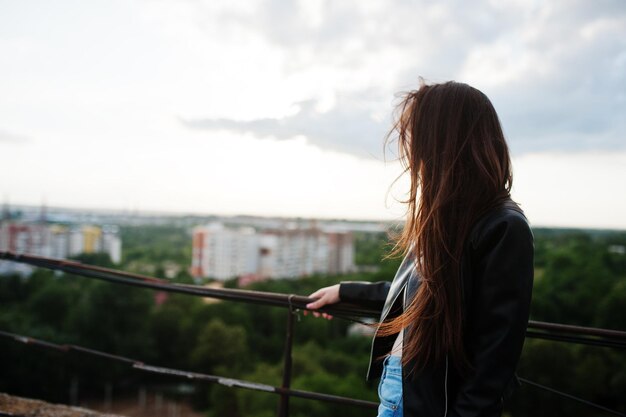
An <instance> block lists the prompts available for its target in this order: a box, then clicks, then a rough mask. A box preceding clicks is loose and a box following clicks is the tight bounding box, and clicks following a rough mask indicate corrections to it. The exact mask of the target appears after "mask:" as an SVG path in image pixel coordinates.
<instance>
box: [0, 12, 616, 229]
mask: <svg viewBox="0 0 626 417" xmlns="http://www.w3.org/2000/svg"><path fill="white" fill-rule="evenodd" d="M468 4H470V3H468V2H464V1H438V2H426V1H423V2H420V1H394V0H377V1H370V0H351V1H348V0H332V1H331V0H302V1H295V0H280V1H279V0H264V1H259V0H247V1H234V0H229V1H222V2H218V1H210V0H209V1H183V0H146V1H139V0H137V1H129V0H124V1H110V0H109V1H89V2H84V1H78V0H76V1H55V2H50V1H7V0H0V197H2V198H3V199H4V200H5V201H9V202H10V203H13V204H40V203H41V202H42V201H46V203H47V204H48V205H52V206H71V207H94V208H96V207H102V208H114V209H122V210H157V211H171V212H185V213H217V214H256V215H285V216H304V217H321V218H330V217H332V218H348V219H401V218H402V217H403V214H404V207H403V206H402V205H401V204H399V203H398V202H397V201H396V200H397V199H401V198H403V197H404V193H405V191H406V185H407V183H406V180H405V179H403V180H399V181H398V182H396V183H395V184H394V185H393V186H392V187H391V188H390V186H391V185H392V182H393V180H394V179H395V178H396V176H397V175H398V174H399V173H400V167H399V165H398V163H397V162H394V161H393V159H394V152H393V149H387V150H386V152H385V153H384V154H383V136H384V134H385V133H386V131H387V129H388V127H389V123H390V116H391V114H392V111H393V106H394V104H396V103H397V101H398V93H400V92H402V91H405V90H408V89H411V88H414V87H416V86H417V83H418V77H419V76H422V77H424V78H425V79H427V80H429V81H432V82H439V81H446V80H450V79H454V80H457V81H463V82H467V83H469V84H471V85H473V86H475V87H477V88H479V89H480V90H482V91H483V92H484V93H485V94H487V95H488V96H489V97H490V98H491V99H492V101H493V103H494V105H495V107H496V109H497V110H498V112H499V114H500V117H501V120H502V123H503V126H504V130H505V134H506V136H507V139H508V141H509V144H510V146H511V149H512V152H513V163H514V177H515V179H514V192H513V197H514V199H516V200H517V201H519V202H520V203H521V205H522V207H523V208H524V209H525V211H526V213H527V215H528V217H529V219H530V221H531V223H533V224H534V225H536V226H575V227H615V228H626V3H625V2H624V1H623V0H616V1H604V0H597V1H588V0H584V1H571V0H567V1H565V0H553V1H549V2H543V1H541V2H540V1H534V0H509V1H475V2H471V7H470V6H468Z"/></svg>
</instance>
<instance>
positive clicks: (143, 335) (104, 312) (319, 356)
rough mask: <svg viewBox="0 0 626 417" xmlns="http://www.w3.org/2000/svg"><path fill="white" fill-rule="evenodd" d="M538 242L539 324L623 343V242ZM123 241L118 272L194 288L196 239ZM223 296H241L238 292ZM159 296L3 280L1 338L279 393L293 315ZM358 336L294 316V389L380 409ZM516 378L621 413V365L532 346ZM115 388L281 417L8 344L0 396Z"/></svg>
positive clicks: (364, 256)
mask: <svg viewBox="0 0 626 417" xmlns="http://www.w3.org/2000/svg"><path fill="white" fill-rule="evenodd" d="M131 232H132V233H131ZM534 232H535V239H536V240H535V246H536V257H535V261H536V268H535V270H536V279H535V286H534V293H533V305H532V311H531V319H533V320H541V321H553V322H560V323H568V324H578V325H586V326H600V327H605V328H612V329H622V330H626V322H625V317H626V314H624V313H625V311H624V308H625V306H626V255H624V252H623V248H624V247H626V233H617V232H612V233H591V232H585V231H558V230H548V229H539V230H535V231H534ZM122 233H123V236H125V238H124V247H125V252H124V264H123V265H122V266H121V268H122V269H126V270H134V271H138V272H141V271H144V270H145V268H146V267H147V266H149V265H151V264H152V265H154V268H155V270H154V272H155V275H163V274H164V273H165V268H166V267H167V266H168V265H169V266H171V265H172V264H173V265H179V268H178V269H179V270H178V272H177V273H176V276H175V277H174V278H173V281H176V282H187V283H188V282H191V278H190V277H189V276H188V275H187V272H186V268H187V267H188V259H189V258H188V257H187V255H188V254H190V239H188V233H187V231H186V230H185V229H184V228H174V227H173V228H167V227H163V226H160V227H159V228H155V227H147V226H144V227H143V228H135V229H133V230H126V231H124V230H123V231H122ZM125 234H129V235H128V236H133V237H128V238H126V235H125ZM164 242H166V243H164ZM388 248H389V246H388V243H387V242H386V239H385V236H384V235H378V236H372V235H369V234H363V235H357V257H356V259H357V261H358V263H359V264H362V265H379V266H380V267H381V268H380V270H379V272H377V273H368V274H358V275H356V274H355V275H351V276H314V277H309V278H305V279H299V280H276V281H268V282H263V283H257V284H254V285H253V286H251V287H249V288H252V289H256V290H261V291H271V292H280V293H295V294H302V295H307V294H310V293H311V292H313V291H314V290H316V289H317V288H319V287H321V286H325V285H331V284H334V283H337V282H338V281H340V280H370V281H378V280H390V279H392V278H393V276H394V274H395V271H396V269H397V267H398V264H399V260H386V261H384V262H381V258H382V256H383V254H384V253H385V251H386V250H388ZM151 253H153V254H154V255H151ZM81 260H82V261H83V262H86V263H92V264H98V265H102V266H110V261H109V260H108V259H107V258H106V257H104V256H100V255H89V256H88V255H84V256H82V257H81ZM227 285H228V286H231V287H233V286H236V282H235V281H230V282H227ZM162 295H163V294H159V293H155V292H154V291H151V290H145V289H137V288H131V287H126V286H121V285H115V284H109V283H104V282H99V281H94V280H90V279H87V278H82V277H77V276H72V275H66V274H56V273H54V272H51V271H46V270H38V271H36V272H35V273H34V274H33V275H32V276H31V277H29V278H26V279H24V278H20V277H17V276H5V277H0V305H1V306H2V308H1V309H0V330H5V331H10V332H14V333H18V334H24V335H28V336H32V337H37V338H41V339H44V340H50V341H53V342H57V343H73V344H77V345H82V346H86V347H90V348H93V349H98V350H103V351H106V352H111V353H116V354H119V355H123V356H128V357H131V358H136V359H138V360H142V361H144V362H146V363H149V364H155V365H160V366H165V367H172V368H178V369H185V370H191V371H196V372H203V373H209V374H216V375H221V376H226V377H233V378H241V379H245V380H250V381H255V382H262V383H268V384H272V385H280V383H281V372H282V360H283V346H284V336H285V329H286V318H287V311H286V310H285V309H283V308H273V307H264V306H257V305H248V304H243V303H235V302H206V301H205V300H203V299H200V298H197V297H191V296H185V295H176V294H168V295H167V296H166V298H165V299H163V298H162ZM350 325H351V323H350V322H348V321H344V320H339V319H335V320H331V321H326V320H322V319H315V318H313V317H311V316H307V317H305V316H303V315H300V316H299V318H298V319H297V322H296V326H295V335H294V337H295V340H294V375H293V379H292V386H293V387H295V388H298V389H305V390H311V391H318V392H323V393H330V394H335V395H342V396H348V397H355V398H361V399H367V400H372V401H375V400H376V385H377V381H372V382H366V381H365V380H364V376H365V373H366V370H367V362H368V358H369V350H370V342H371V340H370V339H369V338H367V337H362V336H349V335H348V332H347V330H348V327H349V326H350ZM518 374H519V375H520V376H522V377H525V378H528V379H530V380H533V381H536V382H539V383H542V384H545V385H548V386H551V387H554V388H557V389H560V390H563V391H566V392H569V393H572V394H575V395H579V396H581V397H583V398H586V399H589V400H591V401H596V402H599V403H601V404H603V405H605V406H607V407H611V408H614V409H618V410H621V411H626V410H625V408H624V403H623V393H624V392H626V352H624V351H620V350H616V349H610V348H600V347H591V346H582V345H573V344H566V343H562V342H552V341H543V340H534V339H530V338H529V339H527V341H526V344H525V347H524V352H523V357H522V360H521V363H520V367H519V372H518ZM106 384H110V385H111V386H112V387H113V394H114V397H115V396H122V395H125V394H128V395H129V396H136V395H137V390H138V388H139V387H141V386H145V387H154V389H159V390H162V392H164V393H165V394H166V395H170V396H185V397H188V398H190V399H191V401H192V402H193V404H194V405H195V407H196V408H197V409H199V410H206V412H207V415H209V416H255V417H261V416H273V415H275V414H276V407H277V404H278V397H277V396H275V395H273V394H267V393H262V392H254V391H249V390H243V389H231V388H226V387H222V386H219V385H210V384H203V383H193V381H188V380H181V379H177V378H174V377H165V376H158V375H152V374H145V373H141V372H139V371H135V370H129V369H128V366H126V365H120V364H116V363H114V362H112V361H108V360H106V359H96V358H93V357H90V356H87V355H81V354H77V353H72V354H63V353H61V352H55V351H50V350H44V349H41V348H38V347H36V346H25V345H23V344H19V343H15V342H13V341H10V340H7V339H1V341H0V391H3V392H8V393H12V394H16V395H23V396H28V397H34V398H41V399H45V400H48V401H55V402H66V403H67V402H69V401H70V395H71V393H70V391H71V390H70V387H71V386H74V387H75V389H76V387H78V398H79V399H81V398H88V397H97V398H102V395H103V392H104V387H105V385H106ZM74 393H75V392H74ZM291 404H292V407H291V415H292V416H317V415H319V416H322V415H323V416H334V415H336V416H361V415H364V414H370V415H373V414H374V413H372V412H367V411H365V410H363V409H360V408H355V407H347V406H337V405H333V404H328V403H323V402H318V401H311V400H303V399H296V398H293V399H292V400H291ZM506 409H507V412H508V413H510V414H511V415H513V416H524V415H537V416H544V415H545V416H554V415H562V414H565V413H567V414H568V415H570V416H583V415H584V416H586V415H590V414H593V412H590V411H591V410H590V409H588V408H586V407H585V406H583V405H581V404H577V403H575V402H572V401H568V400H565V399H561V398H559V397H556V396H555V395H554V394H550V393H544V392H542V391H540V390H537V389H536V388H533V387H530V386H523V387H521V388H520V389H519V390H518V392H517V393H516V394H515V395H514V397H513V398H512V399H511V400H510V401H509V402H508V403H507V404H506Z"/></svg>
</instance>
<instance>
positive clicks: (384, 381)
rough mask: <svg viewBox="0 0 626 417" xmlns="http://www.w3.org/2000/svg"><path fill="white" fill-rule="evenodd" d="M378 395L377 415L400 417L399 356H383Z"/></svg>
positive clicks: (400, 384) (400, 379) (400, 385)
mask: <svg viewBox="0 0 626 417" xmlns="http://www.w3.org/2000/svg"><path fill="white" fill-rule="evenodd" d="M378 397H379V398H380V405H379V406H378V417H402V363H401V358H400V357H399V356H391V355H389V356H387V357H386V358H385V360H384V362H383V374H382V375H381V376H380V383H379V384H378Z"/></svg>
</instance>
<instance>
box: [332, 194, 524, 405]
mask: <svg viewBox="0 0 626 417" xmlns="http://www.w3.org/2000/svg"><path fill="white" fill-rule="evenodd" d="M533 249H534V244H533V235H532V231H531V229H530V226H529V224H528V221H527V219H526V217H525V216H524V214H523V212H522V210H521V209H520V208H519V207H518V206H517V204H515V203H514V202H513V201H511V200H509V201H507V202H506V203H505V204H504V205H503V206H501V207H498V208H496V209H493V210H491V211H490V212H489V213H487V214H486V215H484V216H483V217H482V218H481V219H480V220H479V221H478V222H477V223H476V224H475V225H474V227H473V228H472V231H471V233H470V235H469V238H468V239H467V241H466V245H465V249H464V252H463V257H462V260H461V262H462V268H461V274H462V275H461V278H462V279H461V282H462V285H463V291H462V293H463V314H464V319H465V320H464V323H465V327H464V335H465V336H464V337H465V339H464V345H465V348H466V352H467V354H468V357H469V359H470V361H471V362H472V365H473V371H472V372H471V373H470V374H469V376H466V377H464V378H462V377H461V376H460V375H459V374H458V373H457V372H456V370H455V368H454V366H452V364H451V363H448V362H449V361H448V357H447V356H446V360H445V362H444V363H441V364H433V365H429V366H426V367H425V368H424V369H422V370H421V371H419V372H413V373H411V374H410V375H408V376H407V373H406V372H403V396H402V398H403V402H404V403H403V408H404V417H435V416H436V417H461V416H462V417H471V416H476V417H478V416H481V417H487V416H488V417H496V416H500V415H501V414H502V404H503V401H504V399H506V398H507V397H508V396H509V395H510V394H511V393H512V391H513V390H514V389H515V388H516V387H517V385H519V380H518V379H517V376H516V375H515V369H516V366H517V362H518V360H519V357H520V354H521V350H522V345H523V344H524V337H525V332H526V326H527V324H528V318H529V311H530V300H531V294H532V286H533ZM419 283H420V280H419V276H418V274H416V271H415V268H414V263H413V262H412V257H411V256H408V257H405V259H404V260H403V261H402V264H401V265H400V267H399V268H398V272H397V273H396V276H395V277H394V279H393V281H392V282H391V283H390V282H387V281H383V282H375V283H369V282H354V281H351V282H342V283H341V285H340V289H339V297H340V299H341V301H345V302H349V303H354V304H359V305H362V306H365V307H370V308H375V309H380V310H381V317H380V321H381V322H382V321H383V320H384V319H385V318H387V317H393V316H395V315H397V314H399V313H401V311H402V308H403V307H404V306H406V305H407V304H408V302H409V301H410V300H411V299H412V297H413V295H414V294H415V292H416V290H417V288H418V286H419ZM394 340H395V336H388V337H374V340H373V342H372V352H371V357H370V364H369V369H368V372H367V379H368V380H370V379H372V378H377V377H379V376H380V375H381V372H382V361H380V360H377V358H378V357H380V356H384V355H385V354H387V353H389V351H390V350H391V347H392V345H393V342H394ZM412 366H413V364H412V363H410V364H409V369H410V368H412Z"/></svg>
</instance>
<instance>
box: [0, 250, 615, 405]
mask: <svg viewBox="0 0 626 417" xmlns="http://www.w3.org/2000/svg"><path fill="white" fill-rule="evenodd" d="M0 260H8V261H13V262H19V263H24V264H29V265H32V266H36V267H39V268H45V269H50V270H55V271H63V272H66V273H70V274H75V275H80V276H84V277H88V278H95V279H99V280H103V281H108V282H112V283H118V284H124V285H130V286H135V287H142V288H150V289H154V290H161V291H167V292H174V293H181V294H188V295H195V296H201V297H212V298H217V299H221V300H227V301H238V302H245V303H252V304H260V305H266V306H278V307H284V308H287V328H286V333H285V342H284V352H283V376H282V385H281V386H280V387H275V386H271V385H266V384H259V383H256V382H251V381H244V380H239V379H232V378H227V377H220V376H216V375H207V374H200V373H195V372H189V371H183V370H177V369H171V368H163V367H159V366H153V365H146V364H144V363H143V362H142V361H139V360H135V359H131V358H126V357H123V356H118V355H115V354H111V353H107V352H100V351H96V350H93V349H88V348H85V347H81V346H76V345H58V344H54V343H50V342H46V341H42V340H38V339H33V338H30V337H27V336H21V335H16V334H13V333H10V332H5V331H0V336H4V337H11V338H13V339H15V340H17V341H20V342H23V343H31V344H37V345H40V346H44V347H48V348H51V349H55V350H60V351H65V352H67V351H71V350H74V351H78V352H82V353H87V354H91V355H95V356H99V357H106V358H108V359H113V360H117V361H121V362H126V363H128V364H130V365H131V366H132V367H133V368H134V369H138V370H141V371H144V372H152V373H160V374H168V375H172V376H178V377H184V378H190V379H195V380H198V381H206V382H212V383H219V384H222V385H226V386H229V387H238V388H246V389H252V390H257V391H265V392H271V393H274V394H278V395H280V402H279V407H278V416H279V417H287V416H288V415H289V397H291V396H294V397H301V398H308V399H313V400H319V401H329V402H334V403H339V404H347V405H352V406H358V407H364V408H376V407H377V406H378V404H377V403H375V402H371V401H364V400H358V399H354V398H347V397H340V396H335V395H329V394H322V393H318V392H310V391H303V390H294V389H292V388H291V375H292V347H293V333H294V325H295V320H294V316H295V314H296V313H297V311H298V310H307V309H306V305H307V304H308V303H310V302H312V301H314V299H311V298H309V297H305V296H301V295H295V294H277V293H268V292H261V291H251V290H242V289H227V288H221V289H220V288H206V287H201V286H197V285H189V284H175V283H170V282H167V281H165V280H161V279H158V278H154V277H150V276H145V275H140V274H134V273H129V272H124V271H118V270H114V269H109V268H102V267H97V266H92V265H85V264H82V263H80V262H75V261H68V260H61V259H52V258H46V257H41V256H33V255H26V254H16V253H13V252H1V251H0ZM317 311H321V312H327V313H330V314H332V315H333V316H335V317H339V318H344V319H348V320H351V321H355V322H361V320H359V318H366V317H370V318H371V317H375V318H376V317H378V316H379V314H380V312H378V311H376V310H370V309H364V308H361V307H359V306H355V305H351V304H348V303H343V302H342V303H337V304H333V305H328V306H325V307H323V308H321V309H319V310H317ZM526 335H527V336H528V337H532V338H540V339H547V340H554V341H561V342H567V343H579V344H588V345H595V346H604V347H610V348H616V349H626V332H624V331H618V330H607V329H598V328H592V327H582V326H572V325H564V324H557V323H546V322H539V321H530V322H529V323H528V329H527V331H526ZM520 380H521V381H522V382H523V383H527V384H529V385H532V386H535V387H539V388H542V389H545V390H547V391H550V392H553V393H555V394H558V395H561V396H563V397H565V398H568V399H573V400H576V401H579V402H581V403H584V404H586V405H589V406H591V407H594V408H596V409H599V410H602V411H605V412H607V413H611V414H614V415H618V416H624V417H626V414H623V413H620V412H618V411H615V410H611V409H608V408H606V407H603V406H601V405H598V404H594V403H591V402H589V401H586V400H584V399H580V398H578V397H576V396H573V395H570V394H567V393H564V392H561V391H558V390H555V389H553V388H550V387H545V386H543V385H540V384H537V383H535V382H532V381H529V380H527V379H525V378H520Z"/></svg>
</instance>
